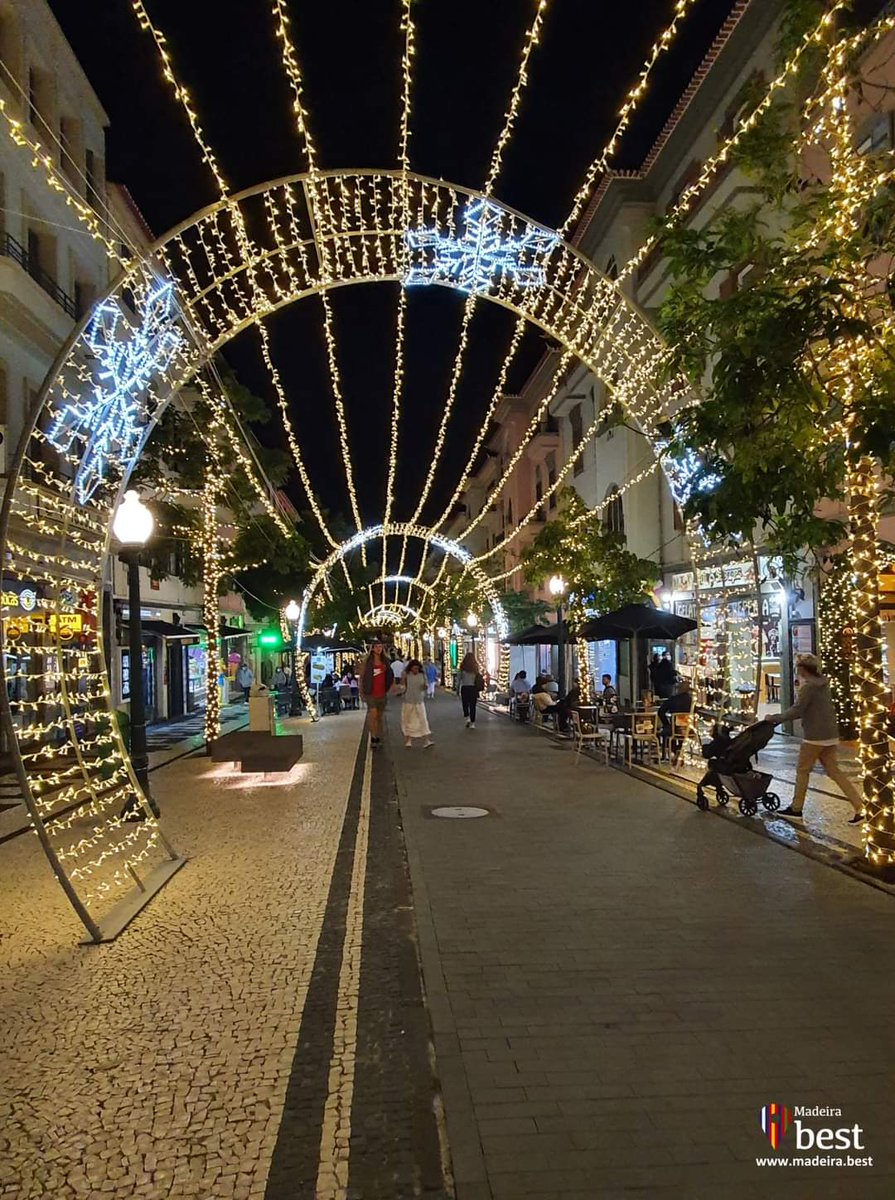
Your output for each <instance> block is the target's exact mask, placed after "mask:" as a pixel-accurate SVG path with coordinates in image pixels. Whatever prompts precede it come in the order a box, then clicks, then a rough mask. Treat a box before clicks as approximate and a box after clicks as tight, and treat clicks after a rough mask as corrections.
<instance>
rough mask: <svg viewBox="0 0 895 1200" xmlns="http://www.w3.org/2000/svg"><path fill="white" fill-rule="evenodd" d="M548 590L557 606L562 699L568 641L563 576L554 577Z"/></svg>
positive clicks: (558, 655)
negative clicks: (564, 612) (565, 624)
mask: <svg viewBox="0 0 895 1200" xmlns="http://www.w3.org/2000/svg"><path fill="white" fill-rule="evenodd" d="M547 590H548V591H549V593H550V595H551V596H552V597H553V601H554V603H555V605H556V653H557V659H558V663H557V683H558V684H559V695H560V698H562V697H563V696H565V694H566V639H565V630H564V629H563V599H564V597H565V594H566V581H565V580H564V579H563V577H562V575H552V576H551V577H550V581H549V583H548V584H547Z"/></svg>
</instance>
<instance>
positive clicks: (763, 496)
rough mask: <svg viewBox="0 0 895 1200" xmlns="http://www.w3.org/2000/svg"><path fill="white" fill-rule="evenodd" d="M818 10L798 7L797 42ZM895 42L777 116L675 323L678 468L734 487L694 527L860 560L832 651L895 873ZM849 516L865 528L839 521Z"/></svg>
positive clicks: (756, 139) (868, 33) (745, 164)
mask: <svg viewBox="0 0 895 1200" xmlns="http://www.w3.org/2000/svg"><path fill="white" fill-rule="evenodd" d="M806 8H807V10H810V11H808V12H807V13H806ZM814 8H815V6H813V5H810V4H809V5H807V6H806V4H805V3H804V0H800V2H799V3H796V4H793V5H790V6H789V14H790V17H791V18H792V19H791V20H790V28H789V33H790V35H792V36H795V35H796V34H797V29H795V31H794V30H793V26H796V25H797V20H796V18H800V17H803V16H807V19H809V20H810V18H811V16H812V15H813V13H814ZM893 31H895V21H893V18H892V16H891V15H887V16H886V15H884V17H883V18H882V19H881V21H880V23H879V24H877V25H873V26H870V27H869V28H860V27H859V28H858V29H856V30H850V29H844V30H840V31H839V32H838V33H837V34H836V35H835V36H834V37H833V38H832V39H831V43H830V45H829V46H828V47H827V48H826V51H825V53H824V54H823V55H820V56H814V57H813V59H812V61H811V64H810V72H809V74H807V75H805V76H803V78H802V79H801V81H800V86H799V87H798V88H793V89H791V91H790V93H789V94H788V95H786V96H781V97H780V98H778V99H777V100H776V101H775V103H774V104H773V105H772V106H771V107H770V109H769V110H768V112H767V113H766V115H765V117H764V119H763V120H762V121H761V122H759V123H758V124H757V126H756V127H755V128H754V129H753V130H752V131H751V132H750V134H749V136H748V137H747V138H745V139H744V140H743V142H742V143H741V145H740V147H739V148H738V151H737V155H736V161H737V164H738V165H739V166H740V167H741V168H742V169H743V170H744V171H745V172H746V173H747V174H748V175H749V178H750V183H751V184H752V185H753V187H754V188H755V191H756V195H757V199H756V200H755V202H754V203H752V204H751V205H750V206H749V207H747V208H746V209H744V210H742V211H739V212H731V211H727V212H725V213H723V214H722V215H721V216H720V217H719V218H718V219H716V220H715V221H713V222H711V223H709V224H708V225H707V226H705V227H703V228H702V229H699V230H696V229H690V228H687V227H686V226H685V225H684V224H683V223H682V222H678V223H677V224H676V225H674V226H673V227H672V228H671V229H670V230H669V231H668V233H667V234H666V235H665V237H664V244H665V249H666V252H667V254H668V256H669V259H670V263H671V274H672V278H673V281H674V282H673V285H672V287H671V290H670V293H669V295H668V297H667V299H666V301H665V303H664V305H663V307H662V310H661V313H660V325H661V327H662V330H663V332H664V333H665V335H666V337H668V339H669V341H670V342H672V344H673V345H675V346H676V355H675V365H676V366H677V367H678V368H680V369H683V370H684V371H685V372H686V373H687V374H688V375H689V377H690V378H691V379H692V380H693V382H694V384H696V385H697V386H700V387H702V389H703V400H702V402H701V403H700V404H698V405H694V406H691V407H690V408H688V409H686V410H685V411H684V412H683V413H681V414H679V415H678V416H677V418H676V419H675V427H674V429H673V430H671V429H669V430H668V431H667V432H668V434H669V436H670V437H671V448H670V452H671V453H673V454H675V453H686V452H687V451H693V452H695V453H698V454H699V456H700V459H701V464H702V465H701V468H700V470H701V471H702V472H703V473H705V474H708V473H711V474H712V475H713V476H715V477H716V481H715V484H714V486H713V487H712V488H711V489H710V490H709V489H706V490H705V491H700V490H699V489H698V488H697V489H695V490H694V491H693V493H692V495H691V496H690V498H689V500H688V502H687V505H686V509H685V511H686V515H687V516H689V517H691V518H695V519H697V520H698V521H699V522H700V523H701V525H702V527H703V529H704V531H705V533H706V534H707V535H708V536H709V537H710V538H714V539H717V540H720V541H722V542H727V543H728V544H730V545H737V544H738V543H740V542H741V540H742V539H748V538H750V537H751V536H752V535H753V533H754V531H755V530H756V527H757V528H758V530H759V531H760V535H761V538H762V540H763V541H764V542H765V544H766V546H767V547H768V548H769V549H771V550H773V551H775V552H777V553H780V554H781V555H782V556H783V557H784V560H789V562H790V563H792V562H793V560H794V559H795V558H796V557H797V556H798V554H799V552H800V551H801V550H802V548H803V547H806V546H807V547H810V548H813V549H815V550H822V549H823V548H824V547H829V546H833V547H836V546H838V545H839V544H840V543H843V542H844V545H845V549H846V553H847V554H848V565H847V568H846V571H845V575H846V579H847V581H848V583H849V585H850V586H848V587H845V588H840V593H841V596H842V597H843V608H842V610H841V611H840V612H839V613H838V620H837V614H835V613H831V611H830V605H829V601H830V600H831V596H830V594H829V593H828V596H827V601H828V603H827V604H826V605H825V608H826V613H825V615H826V618H827V621H828V623H829V622H831V621H832V622H833V623H834V624H833V628H834V630H835V632H834V633H833V635H832V636H833V637H834V638H836V637H838V638H840V639H843V640H844V639H845V631H846V630H851V634H850V636H849V643H850V661H849V663H848V664H847V668H845V667H844V666H843V655H842V654H841V653H840V654H832V653H831V647H830V642H829V639H830V630H829V629H828V631H827V634H826V635H825V636H826V645H825V647H824V648H825V650H826V651H827V653H828V657H830V659H831V663H830V665H831V666H833V667H834V669H835V664H836V663H837V662H838V664H839V666H840V668H842V669H841V670H840V677H839V678H837V681H836V689H835V690H837V692H838V693H839V694H840V713H841V715H847V709H848V705H847V704H843V703H842V701H841V694H842V690H843V688H849V687H853V688H854V695H855V701H856V707H857V711H858V718H859V720H858V726H859V734H860V742H859V746H860V752H861V761H862V768H863V775H864V792H865V799H866V809H867V823H866V824H865V827H864V835H865V847H866V853H867V857H868V858H869V859H870V860H871V861H872V862H873V863H874V864H876V865H879V866H891V865H892V864H893V863H895V794H893V781H892V764H891V759H890V755H889V750H888V742H887V739H886V736H885V721H886V716H887V707H888V705H887V699H888V697H887V689H886V685H885V680H884V675H883V662H882V649H883V648H882V639H881V626H880V617H879V592H878V589H879V584H878V576H879V556H878V545H877V539H878V526H879V517H880V514H881V511H882V508H883V505H884V504H885V503H887V502H888V501H889V500H890V499H891V495H892V489H891V476H892V470H893V468H895V425H893V422H892V399H891V398H892V395H893V394H895V309H893V290H892V288H891V286H890V284H888V282H887V281H888V280H890V279H891V277H892V265H893V264H892V246H893V245H895V176H893V164H892V152H891V149H890V148H888V147H887V146H880V147H879V148H877V147H876V146H875V145H874V140H873V138H872V137H869V138H868V137H865V136H864V134H863V133H861V130H862V129H864V128H865V127H866V126H868V124H869V125H872V124H873V121H874V119H875V118H876V119H879V118H880V117H882V118H883V120H886V119H890V116H891V114H890V113H889V112H888V106H889V95H888V89H887V88H885V87H880V86H878V85H877V86H876V87H875V86H874V83H873V80H872V78H869V77H868V76H867V75H866V74H865V73H864V72H866V71H867V70H869V69H870V67H869V60H868V57H867V51H868V49H869V48H870V47H871V46H873V45H875V44H877V43H878V41H879V39H880V38H881V37H882V36H884V35H888V36H891V35H892V33H893ZM875 106H878V108H876V107H875ZM858 113H860V121H859V120H858V119H857V114H858ZM793 147H797V152H796V153H793ZM719 275H720V276H721V277H722V280H723V282H722V284H721V289H720V293H719V291H718V289H717V287H716V286H715V284H716V283H717V279H718V276H719ZM709 364H710V365H711V372H710V376H709V378H708V382H707V383H706V382H705V378H706V368H707V365H709ZM831 500H832V501H836V502H839V503H840V504H841V505H842V511H843V512H844V513H845V514H847V515H846V517H845V519H843V520H840V519H836V518H835V517H834V518H833V519H831V518H830V516H829V515H828V514H829V513H830V505H829V503H825V502H829V501H831ZM828 586H829V581H828ZM852 597H853V598H854V599H853V601H852V599H851V598H852Z"/></svg>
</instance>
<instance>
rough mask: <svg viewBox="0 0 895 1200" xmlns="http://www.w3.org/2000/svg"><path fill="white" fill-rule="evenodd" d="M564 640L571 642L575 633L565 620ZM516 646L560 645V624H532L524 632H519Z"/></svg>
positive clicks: (563, 624) (563, 625)
mask: <svg viewBox="0 0 895 1200" xmlns="http://www.w3.org/2000/svg"><path fill="white" fill-rule="evenodd" d="M562 630H563V641H564V642H565V644H566V645H568V644H569V639H570V638H571V637H573V636H574V635H573V634H572V633H571V632H570V630H569V626H568V622H566V621H563V623H562ZM516 636H517V641H516V642H515V643H514V644H515V645H516V646H558V645H559V625H532V627H531V628H530V629H527V630H526V631H525V632H524V633H520V634H517V635H516Z"/></svg>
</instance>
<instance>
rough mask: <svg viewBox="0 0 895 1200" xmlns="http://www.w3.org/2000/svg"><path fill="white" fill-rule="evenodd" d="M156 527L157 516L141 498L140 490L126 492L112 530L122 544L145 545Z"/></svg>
mask: <svg viewBox="0 0 895 1200" xmlns="http://www.w3.org/2000/svg"><path fill="white" fill-rule="evenodd" d="M154 528H155V518H154V517H153V515H152V513H151V512H150V511H149V509H148V508H147V507H146V505H145V504H144V503H143V501H142V500H141V499H140V494H139V492H134V491H128V492H125V493H124V499H123V500H122V501H121V503H120V504H119V505H118V511H117V512H116V514H115V519H114V521H113V522H112V532H113V533H114V535H115V537H116V538H117V539H118V541H119V542H120V544H121V545H122V546H145V545H146V543H147V542H148V541H149V539H150V537H151V536H152V531H153V529H154Z"/></svg>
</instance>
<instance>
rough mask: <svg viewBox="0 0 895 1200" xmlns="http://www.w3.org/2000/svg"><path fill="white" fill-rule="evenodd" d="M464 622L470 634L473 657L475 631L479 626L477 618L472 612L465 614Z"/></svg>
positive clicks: (473, 654) (473, 655)
mask: <svg viewBox="0 0 895 1200" xmlns="http://www.w3.org/2000/svg"><path fill="white" fill-rule="evenodd" d="M466 624H467V625H468V626H469V632H470V633H471V634H472V657H473V658H475V631H476V630H477V629H478V627H479V619H478V617H477V616H476V614H475V613H474V612H471V613H469V614H468V615H467V617H466Z"/></svg>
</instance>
